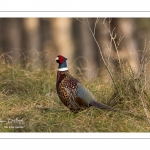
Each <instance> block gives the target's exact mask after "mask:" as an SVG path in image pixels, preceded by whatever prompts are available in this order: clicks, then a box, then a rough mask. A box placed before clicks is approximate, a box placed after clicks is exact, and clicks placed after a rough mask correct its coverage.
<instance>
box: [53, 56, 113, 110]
mask: <svg viewBox="0 0 150 150" xmlns="http://www.w3.org/2000/svg"><path fill="white" fill-rule="evenodd" d="M55 60H56V62H57V63H58V64H59V66H58V72H57V80H56V90H57V94H58V96H59V98H60V100H61V101H62V103H63V104H64V105H65V106H67V107H68V108H69V109H70V110H71V111H72V112H79V111H81V110H83V109H85V108H88V107H90V106H93V107H97V108H99V109H103V110H114V108H112V107H109V106H107V105H104V104H101V103H99V102H97V101H96V100H95V97H94V96H93V94H92V93H91V92H90V91H89V90H88V89H87V88H86V87H84V86H83V85H82V84H81V83H80V82H79V81H78V80H77V79H75V78H74V77H73V76H71V75H70V74H69V70H68V68H67V63H66V60H67V58H65V57H64V56H62V55H58V56H57V57H56V59H55Z"/></svg>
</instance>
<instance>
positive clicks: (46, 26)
mask: <svg viewBox="0 0 150 150" xmlns="http://www.w3.org/2000/svg"><path fill="white" fill-rule="evenodd" d="M52 20H53V19H49V18H41V19H40V24H41V29H40V30H41V44H42V45H41V46H42V53H43V62H42V63H43V66H44V68H50V69H54V68H56V67H57V64H56V62H55V58H56V56H57V48H56V46H55V42H54V40H53V31H52Z"/></svg>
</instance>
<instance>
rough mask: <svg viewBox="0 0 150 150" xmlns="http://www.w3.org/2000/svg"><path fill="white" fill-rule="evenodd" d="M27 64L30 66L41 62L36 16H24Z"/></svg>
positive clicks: (38, 26) (38, 25)
mask: <svg viewBox="0 0 150 150" xmlns="http://www.w3.org/2000/svg"><path fill="white" fill-rule="evenodd" d="M24 29H25V33H26V35H25V36H26V51H27V65H29V66H31V67H32V68H34V67H37V66H39V65H40V64H41V59H40V57H41V38H40V22H39V19H37V18H25V19H24Z"/></svg>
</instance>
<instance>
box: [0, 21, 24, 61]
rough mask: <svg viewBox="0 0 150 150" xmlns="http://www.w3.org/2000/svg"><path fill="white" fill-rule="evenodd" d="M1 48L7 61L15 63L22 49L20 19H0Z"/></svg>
mask: <svg viewBox="0 0 150 150" xmlns="http://www.w3.org/2000/svg"><path fill="white" fill-rule="evenodd" d="M1 28H2V30H1V34H2V35H1V40H2V43H1V48H2V52H4V53H5V54H6V57H7V58H6V59H8V60H7V61H8V63H13V64H16V63H17V61H18V60H19V57H20V53H21V49H22V19H18V18H13V19H12V18H10V19H8V18H6V19H1Z"/></svg>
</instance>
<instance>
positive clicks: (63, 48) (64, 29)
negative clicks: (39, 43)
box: [51, 18, 74, 72]
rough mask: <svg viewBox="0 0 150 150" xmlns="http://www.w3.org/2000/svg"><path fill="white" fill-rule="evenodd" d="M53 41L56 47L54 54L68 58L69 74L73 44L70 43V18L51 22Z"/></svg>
mask: <svg viewBox="0 0 150 150" xmlns="http://www.w3.org/2000/svg"><path fill="white" fill-rule="evenodd" d="M51 25H52V31H53V35H52V36H53V40H54V42H55V46H56V50H55V51H56V52H57V53H56V54H57V55H63V56H65V57H66V58H68V65H69V68H70V72H72V71H73V69H72V65H71V63H72V61H73V55H74V44H73V41H72V19H70V18H55V19H52V21H51Z"/></svg>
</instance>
